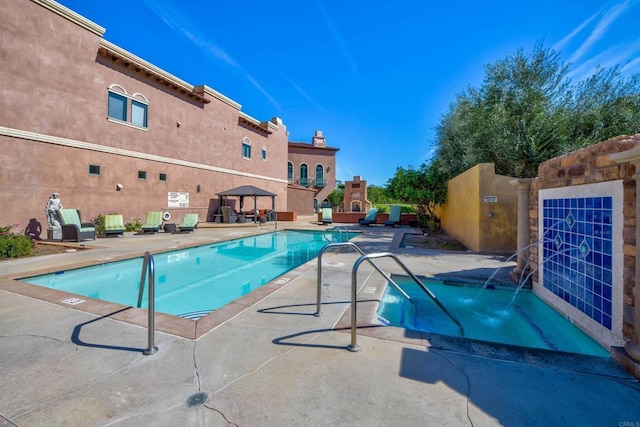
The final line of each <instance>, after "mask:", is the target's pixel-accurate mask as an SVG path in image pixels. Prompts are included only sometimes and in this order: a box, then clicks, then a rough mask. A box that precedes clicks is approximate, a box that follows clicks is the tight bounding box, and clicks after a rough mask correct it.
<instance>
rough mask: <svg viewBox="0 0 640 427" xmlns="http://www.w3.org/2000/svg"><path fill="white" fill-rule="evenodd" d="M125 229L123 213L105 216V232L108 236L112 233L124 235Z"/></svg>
mask: <svg viewBox="0 0 640 427" xmlns="http://www.w3.org/2000/svg"><path fill="white" fill-rule="evenodd" d="M125 230H126V229H125V227H124V220H123V219H122V215H118V214H108V215H105V216H104V234H106V235H107V236H109V235H112V234H115V235H116V236H124V232H125Z"/></svg>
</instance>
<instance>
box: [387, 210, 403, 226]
mask: <svg viewBox="0 0 640 427" xmlns="http://www.w3.org/2000/svg"><path fill="white" fill-rule="evenodd" d="M401 212H402V207H401V206H400V205H391V211H390V212H389V221H385V223H384V226H385V227H395V226H396V225H399V224H400V213H401Z"/></svg>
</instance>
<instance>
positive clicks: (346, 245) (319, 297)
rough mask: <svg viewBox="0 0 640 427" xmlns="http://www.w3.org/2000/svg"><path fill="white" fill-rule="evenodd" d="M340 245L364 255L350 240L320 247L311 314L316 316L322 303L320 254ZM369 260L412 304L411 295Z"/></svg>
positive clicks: (318, 315) (319, 314) (320, 313)
mask: <svg viewBox="0 0 640 427" xmlns="http://www.w3.org/2000/svg"><path fill="white" fill-rule="evenodd" d="M341 247H350V248H353V249H355V250H356V251H358V252H359V253H360V255H364V252H363V251H362V249H360V248H359V247H358V245H356V244H355V243H352V242H341V243H329V244H328V245H326V246H324V247H323V248H322V249H320V253H318V279H317V280H318V286H317V288H318V290H317V294H316V297H317V303H316V312H315V313H314V314H313V315H314V316H316V317H320V316H321V315H322V312H321V311H320V305H321V303H322V301H321V300H322V291H321V286H322V255H323V254H324V253H325V252H327V251H329V250H330V249H333V248H341ZM367 261H369V264H371V266H372V267H373V268H375V269H376V270H377V271H378V273H380V274H382V276H383V277H384V278H385V279H387V281H388V282H389V283H391V285H393V287H395V288H396V290H397V291H398V292H400V293H401V294H402V295H403V296H404V297H405V298H406V299H408V300H409V302H411V304H413V300H412V299H411V297H410V296H409V295H407V293H406V292H405V291H403V290H402V288H401V287H400V286H399V285H398V284H397V283H396V282H395V281H394V280H393V279H392V278H391V277H390V276H389V275H388V274H387V273H385V272H384V271H382V269H381V268H380V267H378V266H377V265H376V264H375V263H374V262H373V261H370V260H367Z"/></svg>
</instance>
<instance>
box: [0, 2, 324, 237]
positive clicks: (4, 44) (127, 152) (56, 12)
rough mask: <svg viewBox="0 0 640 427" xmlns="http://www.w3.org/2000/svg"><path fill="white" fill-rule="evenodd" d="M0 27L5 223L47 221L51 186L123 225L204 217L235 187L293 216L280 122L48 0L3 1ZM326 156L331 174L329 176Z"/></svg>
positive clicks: (0, 217)
mask: <svg viewBox="0 0 640 427" xmlns="http://www.w3.org/2000/svg"><path fill="white" fill-rule="evenodd" d="M0 26H1V28H2V32H3V35H2V37H0V63H1V64H2V65H1V66H0V85H1V86H0V90H1V93H2V96H1V97H0V185H1V186H2V194H3V197H4V199H5V203H4V204H3V207H2V210H1V211H0V224H13V223H20V224H26V223H27V222H29V220H30V219H31V218H36V219H37V220H39V221H40V222H41V223H43V224H46V221H45V216H44V206H45V204H46V201H47V199H48V198H49V196H50V195H51V193H52V192H54V191H55V192H59V193H60V196H61V199H62V203H63V205H64V206H65V207H70V208H77V209H79V210H80V211H81V212H82V217H83V220H84V219H90V218H93V217H94V216H96V215H98V214H106V213H114V212H117V213H122V214H123V215H124V218H125V221H126V222H129V221H131V218H132V217H139V216H143V217H144V216H145V215H146V213H147V212H149V211H153V210H163V211H169V212H172V214H175V215H176V218H179V217H180V216H181V215H182V214H184V213H185V212H186V211H189V212H197V213H198V215H199V218H200V221H204V220H205V218H206V217H207V212H208V209H209V206H210V200H212V199H216V198H217V193H219V192H222V191H225V190H228V189H230V188H234V187H237V186H240V185H254V186H257V187H260V188H262V189H264V190H267V191H269V192H272V193H274V194H276V210H278V211H286V210H288V206H287V204H288V202H287V189H288V185H289V181H290V180H289V179H288V177H287V159H288V154H289V150H290V147H289V142H288V136H287V135H288V132H287V128H286V126H285V124H284V123H283V121H282V120H281V119H280V118H277V117H273V118H270V119H266V120H259V119H256V118H253V117H251V116H249V115H247V114H245V113H244V112H243V111H242V106H241V105H240V104H239V103H237V102H235V101H234V100H231V99H229V98H227V97H226V96H224V95H222V94H221V93H219V92H217V91H216V90H214V89H212V88H211V87H208V86H207V85H204V84H198V85H193V84H191V83H188V82H186V81H183V80H181V79H180V78H178V77H176V76H174V75H171V74H169V73H167V72H166V71H164V70H162V69H160V68H158V67H156V66H154V65H153V64H151V63H149V62H147V61H145V60H144V59H142V58H139V57H137V56H135V55H134V54H132V53H130V52H128V51H126V50H124V49H122V48H121V47H119V46H116V45H114V44H112V43H110V42H109V41H107V40H105V39H104V38H103V34H104V32H105V29H104V28H102V27H100V26H99V25H97V24H96V23H94V22H92V21H89V20H88V19H86V18H84V17H82V16H80V15H78V14H77V13H75V12H73V11H71V10H69V9H68V8H66V7H64V6H62V5H60V4H58V3H56V2H54V1H51V0H16V1H11V2H4V7H3V13H2V14H0ZM327 151H330V150H327ZM331 152H332V153H333V154H334V156H332V157H331V161H330V162H327V167H324V166H323V168H324V169H323V170H324V171H326V172H328V168H329V167H330V168H331V171H333V170H335V151H331ZM311 163H312V164H313V166H312V167H314V168H315V167H316V163H317V162H316V161H315V160H313V162H311ZM333 182H334V183H335V180H334V181H333ZM259 203H261V204H264V206H263V205H260V206H258V207H259V208H271V200H267V199H266V198H265V199H264V200H259ZM309 210H310V211H311V210H312V208H310V209H309Z"/></svg>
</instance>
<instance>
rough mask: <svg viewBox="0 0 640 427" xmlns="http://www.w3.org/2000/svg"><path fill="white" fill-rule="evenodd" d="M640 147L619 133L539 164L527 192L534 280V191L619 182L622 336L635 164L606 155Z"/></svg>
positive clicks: (631, 277)
mask: <svg viewBox="0 0 640 427" xmlns="http://www.w3.org/2000/svg"><path fill="white" fill-rule="evenodd" d="M638 147H640V134H636V135H634V136H619V137H616V138H613V139H610V140H607V141H604V142H601V143H599V144H596V145H593V146H590V147H586V148H583V149H580V150H577V151H574V152H572V153H569V154H566V155H564V156H560V157H556V158H554V159H551V160H549V161H547V162H544V163H542V164H541V165H540V166H539V168H538V177H537V178H536V179H534V180H533V181H532V183H531V188H530V193H529V228H530V243H531V244H532V247H531V249H530V256H529V267H530V269H531V271H533V272H534V274H533V276H532V278H533V280H534V282H537V281H538V273H537V271H538V259H539V258H538V255H539V254H538V251H539V249H540V247H539V245H536V244H535V243H536V242H538V241H539V239H540V237H541V236H540V235H539V232H538V212H539V211H538V191H539V190H541V189H546V188H558V187H569V186H577V185H584V184H593V183H600V182H606V181H615V180H622V181H623V217H624V220H623V227H622V235H623V253H622V254H616V255H617V256H618V255H619V256H622V257H623V266H624V267H623V279H622V280H623V294H624V295H623V298H622V301H623V305H624V307H623V330H622V334H623V336H624V337H625V338H630V337H631V336H632V335H633V319H632V317H633V306H634V303H635V302H634V301H633V287H634V286H635V270H636V266H635V263H636V259H635V256H636V239H635V229H636V182H635V179H634V178H633V175H634V173H635V167H634V166H633V165H632V164H631V163H622V164H618V163H617V162H615V161H613V160H611V158H610V157H609V155H610V154H613V153H619V152H623V151H627V150H631V149H634V148H638Z"/></svg>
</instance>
